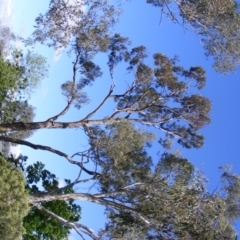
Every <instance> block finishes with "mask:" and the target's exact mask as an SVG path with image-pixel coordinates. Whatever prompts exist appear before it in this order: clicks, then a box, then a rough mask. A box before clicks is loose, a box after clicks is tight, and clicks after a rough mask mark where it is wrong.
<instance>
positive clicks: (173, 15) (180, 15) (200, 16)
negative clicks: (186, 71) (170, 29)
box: [147, 0, 240, 73]
mask: <svg viewBox="0 0 240 240" xmlns="http://www.w3.org/2000/svg"><path fill="white" fill-rule="evenodd" d="M147 3H149V4H153V5H154V6H156V7H160V8H161V9H162V11H161V12H162V14H163V13H166V14H167V16H168V17H169V19H171V20H172V21H173V22H174V23H177V24H179V25H181V26H183V28H186V29H188V28H189V26H190V27H191V28H192V29H193V31H195V32H196V34H198V36H199V38H200V39H201V43H202V45H203V47H204V48H205V51H206V55H207V56H213V58H214V68H215V69H216V70H217V71H218V72H222V73H229V72H233V71H236V69H237V67H238V66H239V64H240V51H239V49H240V48H239V46H240V40H239V39H240V38H239V35H240V32H239V29H240V28H239V26H240V11H239V6H240V5H239V3H238V1H234V0H222V1H219V0H212V1H207V0H198V1H195V0H180V1H178V0H147ZM173 3H175V4H176V5H177V7H178V10H179V11H178V12H176V10H175V9H176V7H175V6H174V4H173Z"/></svg>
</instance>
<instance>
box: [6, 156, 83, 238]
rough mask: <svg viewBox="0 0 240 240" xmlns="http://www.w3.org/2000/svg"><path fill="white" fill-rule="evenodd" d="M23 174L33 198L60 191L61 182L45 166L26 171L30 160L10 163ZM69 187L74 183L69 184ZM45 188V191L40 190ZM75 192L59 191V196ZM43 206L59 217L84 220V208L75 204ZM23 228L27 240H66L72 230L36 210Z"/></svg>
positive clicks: (23, 159) (54, 202)
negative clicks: (82, 214)
mask: <svg viewBox="0 0 240 240" xmlns="http://www.w3.org/2000/svg"><path fill="white" fill-rule="evenodd" d="M9 161H11V162H12V163H13V164H14V165H15V166H16V167H17V168H18V169H19V170H20V171H23V172H24V173H25V178H26V182H27V186H26V189H27V191H28V192H29V194H30V195H34V194H44V193H54V191H55V190H57V189H58V184H59V182H58V179H57V178H56V176H55V175H54V174H52V173H51V172H49V171H48V170H46V169H45V168H44V164H43V163H41V162H36V163H34V164H33V165H29V166H27V167H26V168H25V167H24V165H25V162H26V161H27V157H24V156H20V157H19V158H18V159H13V158H11V159H9ZM65 183H66V185H69V184H70V183H71V182H70V181H69V180H65ZM40 186H41V190H40V189H39V187H40ZM73 192H74V191H73V189H72V188H67V189H65V190H62V191H56V193H55V194H67V193H73ZM41 205H42V206H43V207H45V208H46V209H48V210H50V211H51V212H53V213H55V214H57V215H58V216H60V217H62V218H64V219H66V220H68V221H72V222H78V221H79V220H80V213H81V208H80V206H79V205H77V204H75V203H74V201H73V200H69V201H61V200H55V201H50V202H42V203H41ZM23 226H24V228H25V229H26V233H25V234H24V235H23V239H24V240H34V239H46V240H62V239H67V236H68V235H69V233H70V228H69V227H67V226H63V225H62V224H61V223H60V222H58V221H57V220H56V219H54V218H52V217H50V216H49V215H48V214H46V213H45V212H42V211H40V210H38V209H37V208H36V207H32V208H31V209H30V211H29V213H28V215H27V216H26V217H25V218H24V220H23Z"/></svg>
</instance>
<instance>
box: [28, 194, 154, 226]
mask: <svg viewBox="0 0 240 240" xmlns="http://www.w3.org/2000/svg"><path fill="white" fill-rule="evenodd" d="M70 199H72V200H79V201H88V202H92V203H96V204H99V205H102V206H105V207H109V208H113V209H115V210H117V211H122V210H125V211H129V212H131V213H133V214H135V215H136V216H137V217H138V218H140V219H141V220H142V221H143V222H144V223H145V224H147V225H150V222H149V221H148V220H147V219H146V218H145V217H144V216H142V215H141V214H140V213H139V212H137V211H136V210H135V209H134V208H131V207H129V206H126V205H123V204H120V203H116V202H113V201H110V200H106V199H102V198H98V197H95V196H94V195H92V194H87V193H70V194H62V195H51V194H44V195H32V196H29V203H30V204H36V203H39V202H44V201H54V200H63V201H68V200H70Z"/></svg>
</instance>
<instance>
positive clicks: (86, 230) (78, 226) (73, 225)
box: [33, 203, 99, 240]
mask: <svg viewBox="0 0 240 240" xmlns="http://www.w3.org/2000/svg"><path fill="white" fill-rule="evenodd" d="M33 206H35V207H36V208H37V209H39V210H40V211H43V212H45V213H47V214H48V215H50V216H51V217H53V218H54V219H56V220H57V221H58V222H60V223H62V224H63V225H65V226H68V227H70V228H73V229H74V230H75V231H76V232H77V233H78V234H80V233H79V231H78V229H80V231H82V232H83V233H85V234H87V235H88V236H89V237H91V238H92V239H94V240H98V239H99V237H98V236H97V235H96V234H95V233H94V231H93V230H92V229H90V228H88V227H87V226H85V225H83V224H80V223H74V222H69V221H67V220H66V219H64V218H62V217H60V216H58V215H57V214H55V213H53V212H51V211H49V210H48V209H46V208H44V207H43V206H42V205H41V204H39V203H36V204H34V203H33ZM80 235H81V234H80ZM81 237H82V236H81Z"/></svg>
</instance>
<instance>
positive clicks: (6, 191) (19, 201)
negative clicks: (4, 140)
mask: <svg viewBox="0 0 240 240" xmlns="http://www.w3.org/2000/svg"><path fill="white" fill-rule="evenodd" d="M0 166H1V167H0V186H1V187H0V238H1V239H4V240H19V239H20V237H21V236H22V234H23V233H24V232H25V229H24V227H23V224H22V222H23V218H24V217H25V216H26V215H27V214H28V211H29V206H28V193H27V191H26V189H25V184H26V183H25V179H24V176H23V174H22V173H21V172H19V171H18V170H17V169H15V168H13V166H12V165H11V164H10V163H8V162H7V161H6V160H5V159H4V158H3V157H2V156H1V157H0Z"/></svg>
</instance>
